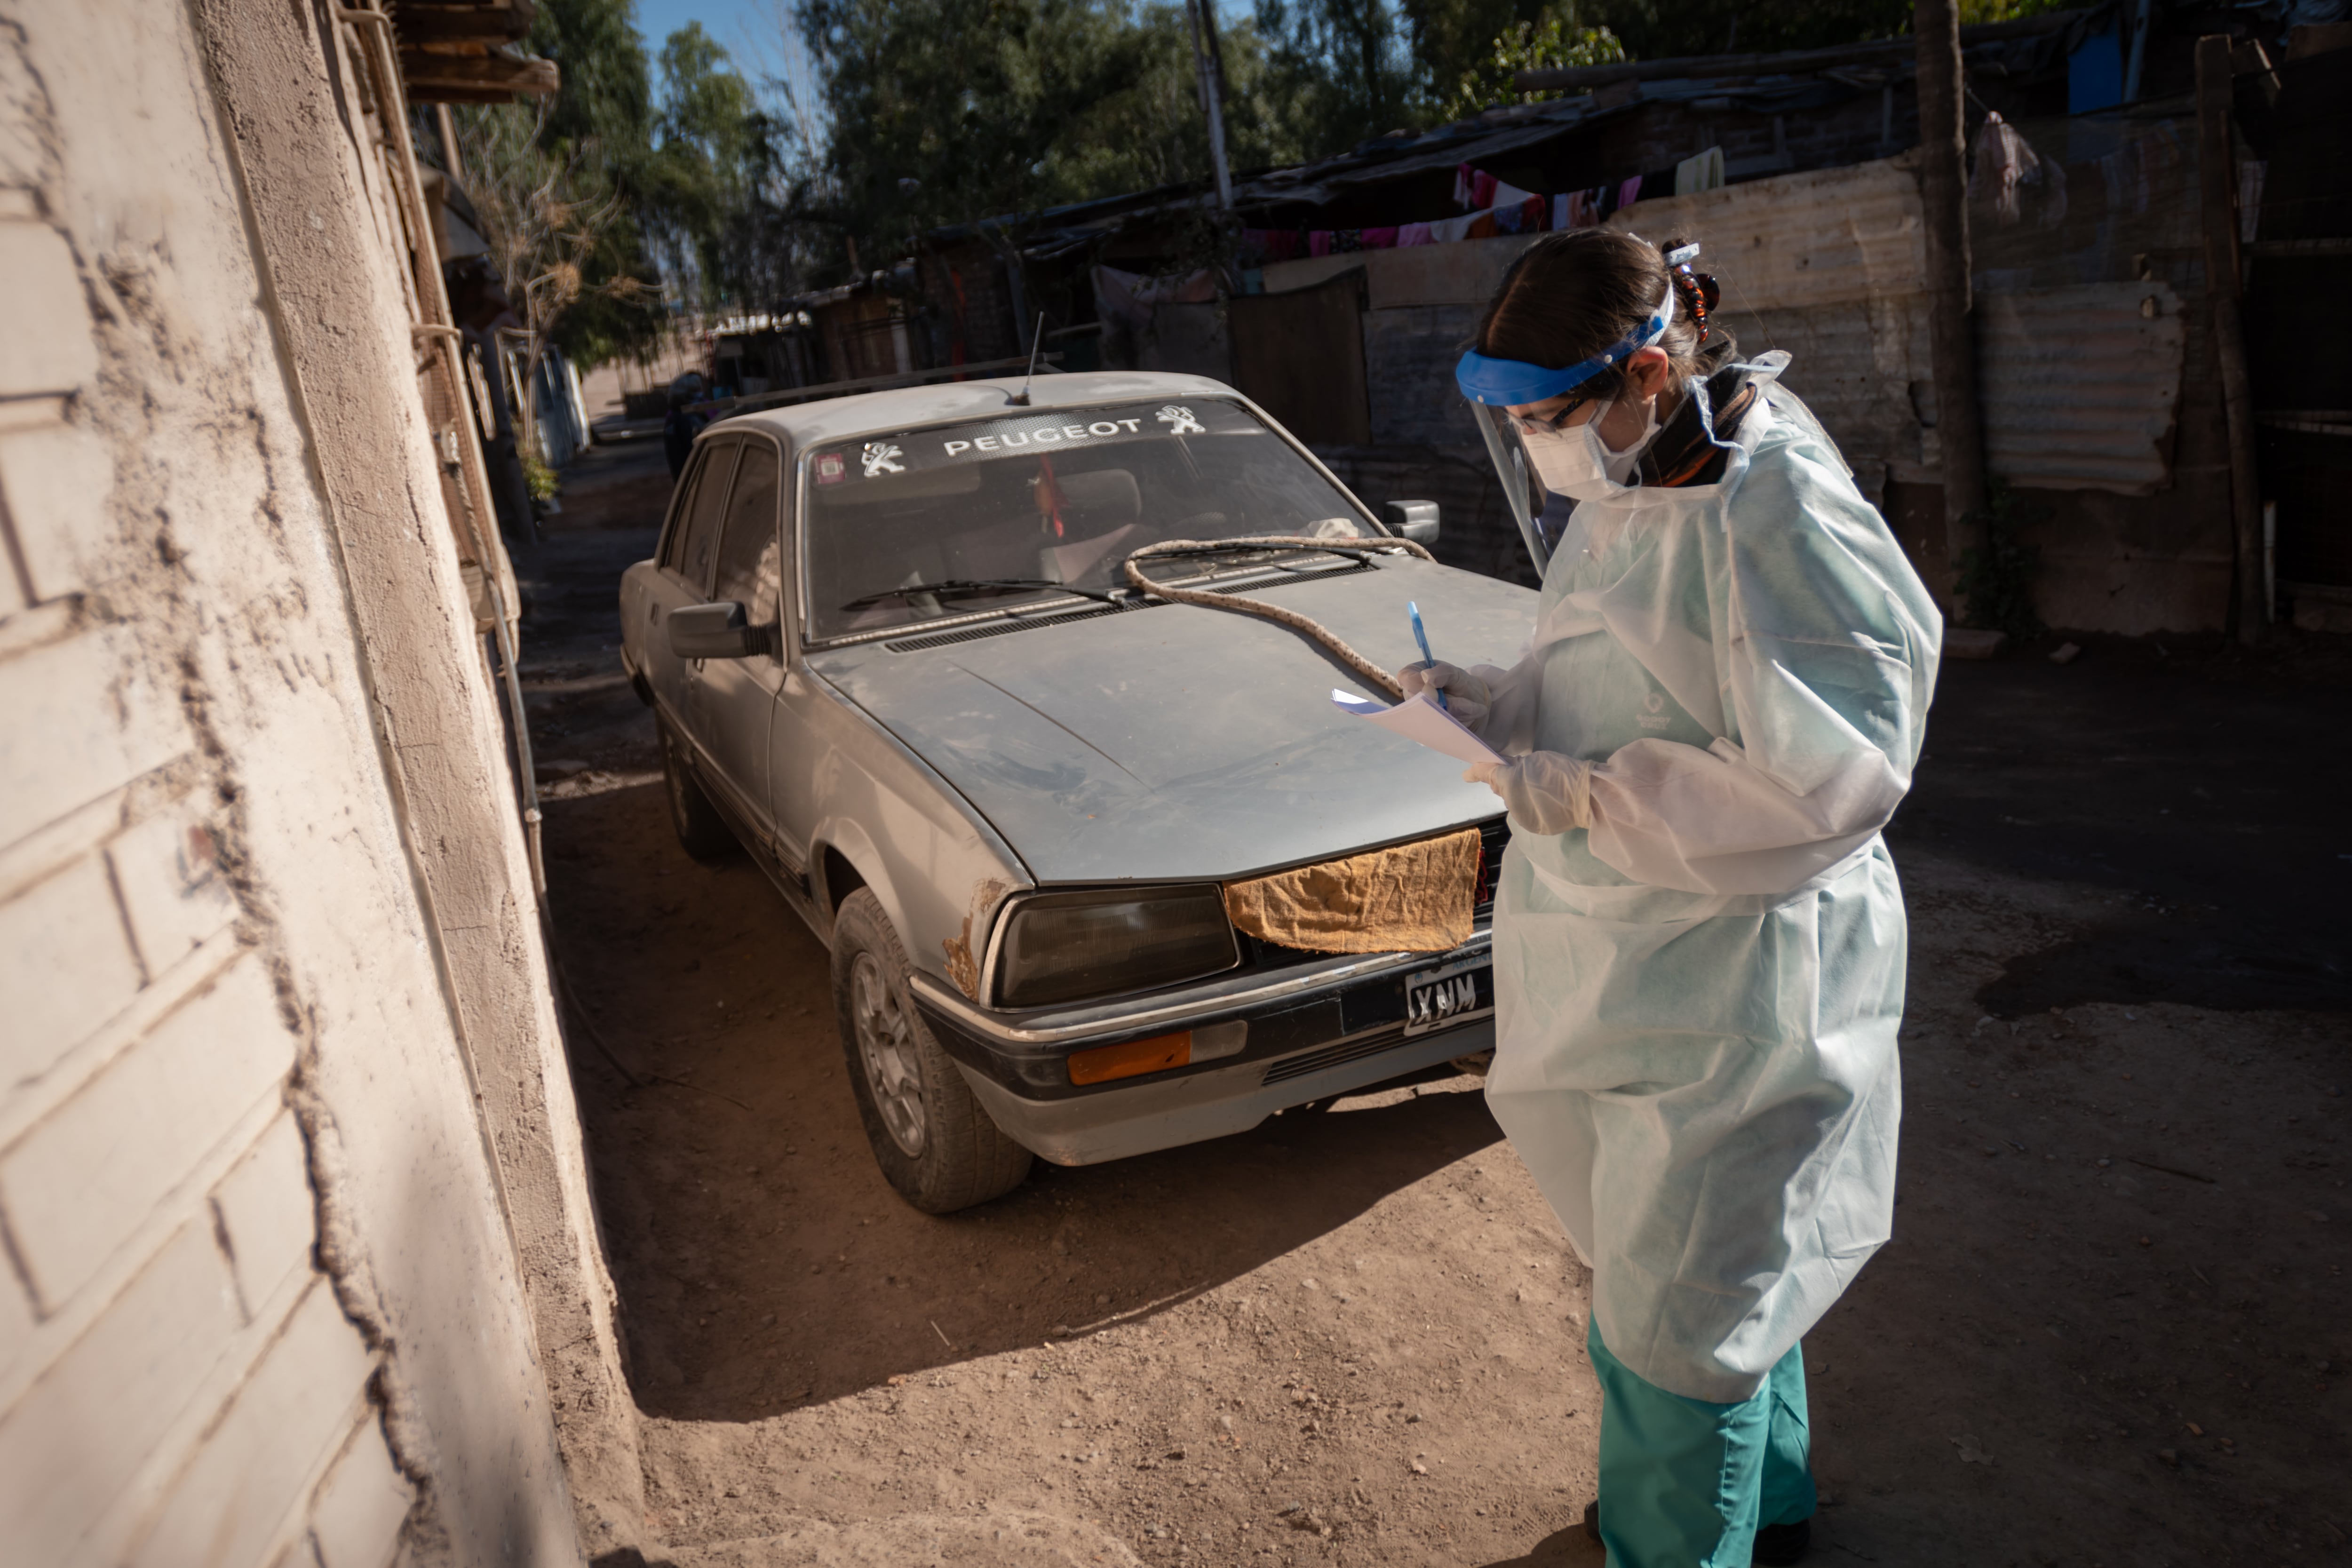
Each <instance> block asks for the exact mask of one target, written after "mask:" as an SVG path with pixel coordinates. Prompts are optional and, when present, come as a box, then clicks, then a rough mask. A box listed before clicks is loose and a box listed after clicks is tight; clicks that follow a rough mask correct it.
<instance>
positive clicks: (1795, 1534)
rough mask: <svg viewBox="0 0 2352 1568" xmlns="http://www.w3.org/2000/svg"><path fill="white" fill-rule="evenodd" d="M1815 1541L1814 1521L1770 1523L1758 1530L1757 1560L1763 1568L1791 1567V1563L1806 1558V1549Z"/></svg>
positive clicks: (1799, 1561)
mask: <svg viewBox="0 0 2352 1568" xmlns="http://www.w3.org/2000/svg"><path fill="white" fill-rule="evenodd" d="M1812 1543H1813V1521H1811V1520H1810V1519H1801V1520H1799V1521H1797V1522H1796V1523H1794V1524H1768V1525H1766V1526H1765V1527H1764V1528H1763V1529H1761V1530H1759V1531H1757V1532H1756V1558H1755V1561H1756V1562H1757V1563H1759V1564H1760V1565H1761V1568H1789V1564H1790V1563H1801V1562H1803V1561H1804V1560H1805V1549H1806V1548H1807V1547H1809V1546H1811V1545H1812Z"/></svg>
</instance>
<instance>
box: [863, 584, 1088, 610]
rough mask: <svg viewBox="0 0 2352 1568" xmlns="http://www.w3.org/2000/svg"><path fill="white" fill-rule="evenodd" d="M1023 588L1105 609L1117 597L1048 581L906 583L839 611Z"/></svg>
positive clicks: (885, 589)
mask: <svg viewBox="0 0 2352 1568" xmlns="http://www.w3.org/2000/svg"><path fill="white" fill-rule="evenodd" d="M1026 588H1051V589H1053V590H1054V591H1055V593H1060V594H1070V595H1076V597H1078V598H1081V599H1096V600H1099V601H1100V602H1101V603H1103V604H1106V605H1115V604H1117V603H1118V602H1119V599H1120V597H1121V595H1118V594H1108V593H1105V592H1104V591H1103V590H1101V589H1099V588H1074V587H1072V586H1071V585H1070V584H1067V583H1056V582H1055V581H1054V580H1053V579H1051V578H1050V577H949V578H945V579H942V580H941V581H940V582H937V583H909V584H906V585H905V586H904V587H899V588H884V589H882V590H880V591H879V592H877V593H872V594H867V595H863V596H861V597H858V598H855V599H852V600H850V601H849V603H847V604H845V605H842V606H841V607H842V608H843V609H845V610H864V609H870V608H872V607H873V606H874V605H878V604H880V603H882V601H883V600H885V599H905V598H910V597H912V596H913V595H917V594H929V595H933V596H934V597H937V598H942V599H961V598H967V597H970V596H971V595H975V594H1017V593H1019V592H1021V591H1022V590H1024V589H1026Z"/></svg>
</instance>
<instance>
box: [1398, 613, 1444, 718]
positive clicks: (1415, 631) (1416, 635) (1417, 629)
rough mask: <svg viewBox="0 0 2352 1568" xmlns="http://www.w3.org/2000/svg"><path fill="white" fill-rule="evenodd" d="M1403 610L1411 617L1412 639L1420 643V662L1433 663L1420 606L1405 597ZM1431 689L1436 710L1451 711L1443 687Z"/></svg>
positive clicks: (1433, 658) (1434, 657) (1433, 657)
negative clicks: (1435, 697)
mask: <svg viewBox="0 0 2352 1568" xmlns="http://www.w3.org/2000/svg"><path fill="white" fill-rule="evenodd" d="M1404 612H1405V614H1406V615H1409V616H1412V640H1413V641H1415V642H1417V643H1419V644H1420V645H1421V662H1422V663H1423V664H1428V665H1433V664H1435V663H1436V662H1437V656H1436V655H1435V654H1433V653H1432V652H1430V651H1429V634H1428V633H1427V632H1425V631H1423V629H1422V626H1421V606H1420V605H1416V604H1414V603H1413V602H1412V600H1411V599H1407V600H1406V601H1405V602H1404ZM1432 689H1433V690H1434V691H1435V692H1436V693H1437V710H1438V711H1439V712H1441V713H1450V712H1452V711H1453V710H1452V709H1451V708H1448V707H1447V706H1446V705H1445V688H1444V687H1442V686H1439V687H1433V688H1432Z"/></svg>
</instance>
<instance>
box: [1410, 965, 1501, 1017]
mask: <svg viewBox="0 0 2352 1568" xmlns="http://www.w3.org/2000/svg"><path fill="white" fill-rule="evenodd" d="M1494 1005H1495V965H1494V963H1493V961H1492V960H1490V959H1485V958H1480V959H1465V960H1464V961H1463V962H1461V963H1449V964H1447V965H1445V966H1444V968H1442V969H1428V970H1423V972H1422V973H1419V974H1409V975H1407V976H1406V977H1405V982H1404V1032H1405V1033H1406V1034H1407V1035H1425V1034H1427V1033H1429V1031H1430V1030H1432V1029H1442V1028H1444V1027H1445V1026H1448V1025H1450V1024H1454V1023H1458V1022H1460V1021H1461V1020H1462V1019H1464V1018H1466V1017H1469V1016H1471V1015H1473V1014H1476V1013H1484V1012H1486V1011H1487V1010H1489V1009H1490V1008H1492V1007H1493V1006H1494Z"/></svg>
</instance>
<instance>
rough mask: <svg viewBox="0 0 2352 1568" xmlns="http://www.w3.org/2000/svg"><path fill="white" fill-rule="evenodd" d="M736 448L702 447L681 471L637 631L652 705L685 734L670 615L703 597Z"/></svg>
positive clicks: (680, 669) (682, 663)
mask: <svg viewBox="0 0 2352 1568" xmlns="http://www.w3.org/2000/svg"><path fill="white" fill-rule="evenodd" d="M740 446H741V443H740V442H737V441H731V440H728V441H705V442H703V443H701V444H700V445H699V446H698V447H697V448H696V449H695V454H694V460H693V462H692V463H691V464H690V465H689V466H688V468H687V470H686V477H685V481H684V485H683V487H682V490H681V494H682V495H683V498H684V499H683V500H680V501H679V502H678V505H677V516H675V517H674V518H672V519H671V520H670V525H669V531H667V533H665V534H664V535H663V536H662V548H661V555H660V558H659V561H658V563H657V570H656V572H655V573H654V574H653V578H652V581H651V582H650V583H648V584H647V585H646V608H645V614H646V623H645V626H644V627H643V628H642V630H643V633H644V636H643V638H642V641H641V644H640V646H641V647H642V648H643V650H644V652H643V658H642V660H641V662H642V663H643V665H644V669H643V674H644V676H645V678H646V685H647V686H649V687H651V688H652V689H653V694H654V705H655V707H656V709H657V710H660V712H661V713H662V715H663V717H665V718H667V720H668V721H670V723H671V724H673V725H674V726H676V727H677V729H679V730H680V731H685V732H688V733H690V732H691V730H692V725H691V723H690V721H689V717H688V711H687V702H688V695H687V685H688V677H689V674H690V672H689V671H688V668H687V661H686V660H684V659H681V658H678V657H677V655H676V654H674V653H672V652H670V650H669V626H668V620H669V616H670V613H671V612H672V611H674V610H680V609H684V608H685V607H686V606H687V605H699V604H701V603H703V602H704V601H705V600H706V599H708V598H709V595H710V574H711V568H712V565H713V563H714V562H715V561H716V558H717V556H718V552H719V520H720V517H721V515H722V514H723V513H724V511H725V510H726V504H727V481H728V479H729V478H730V476H731V475H732V474H733V472H734V469H735V454H736V452H737V450H738V449H739V448H740Z"/></svg>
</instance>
